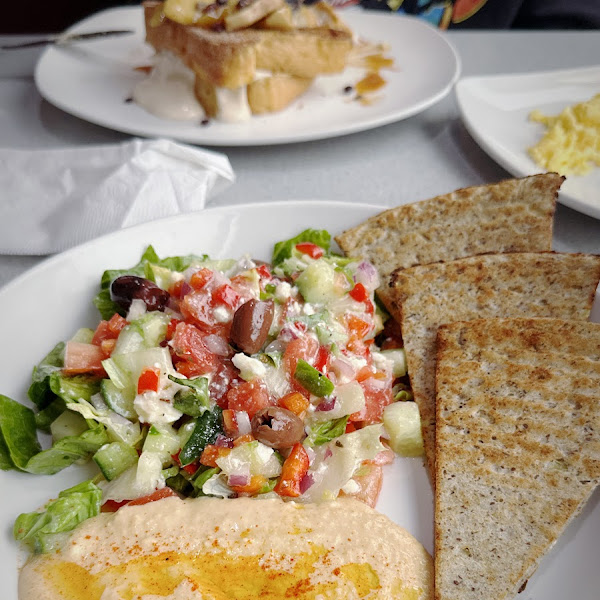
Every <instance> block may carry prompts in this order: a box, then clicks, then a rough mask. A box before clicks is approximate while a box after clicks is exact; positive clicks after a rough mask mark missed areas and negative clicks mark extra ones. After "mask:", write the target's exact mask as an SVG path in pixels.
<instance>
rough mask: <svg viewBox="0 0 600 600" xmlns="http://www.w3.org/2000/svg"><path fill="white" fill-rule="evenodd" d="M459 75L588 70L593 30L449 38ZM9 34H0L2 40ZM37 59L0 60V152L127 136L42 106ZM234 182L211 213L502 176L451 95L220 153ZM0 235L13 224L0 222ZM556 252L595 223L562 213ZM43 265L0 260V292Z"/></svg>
mask: <svg viewBox="0 0 600 600" xmlns="http://www.w3.org/2000/svg"><path fill="white" fill-rule="evenodd" d="M447 36H448V39H449V40H450V41H451V43H452V44H454V46H455V47H456V49H457V51H458V53H459V55H460V58H461V61H462V76H469V75H490V74H495V73H519V72H520V73H522V72H528V71H538V70H544V69H558V68H571V67H581V66H589V65H593V64H595V63H597V61H598V48H600V31H576V32H575V31H560V32H559V31H544V32H539V31H536V32H524V31H477V32H474V31H471V32H456V31H455V32H448V33H447ZM8 39H10V41H18V40H19V39H20V38H19V37H16V36H0V43H2V41H7V40H8ZM38 55H39V51H34V50H23V51H19V52H10V53H1V54H0V146H2V147H7V148H32V149H33V148H51V147H66V146H83V145H86V144H98V143H113V142H120V141H123V140H126V139H127V138H128V136H126V135H124V134H121V133H117V132H114V131H111V130H109V129H104V128H102V127H99V126H96V125H92V124H90V123H87V122H85V121H82V120H80V119H78V118H76V117H73V116H71V115H68V114H66V113H64V112H62V111H60V110H59V109H57V108H55V107H53V106H52V105H50V104H49V103H47V102H46V101H44V100H43V99H42V98H41V97H40V95H39V94H38V92H37V90H36V88H35V85H34V83H33V78H32V72H33V67H34V64H35V61H36V59H37V56H38ZM218 150H220V151H223V152H225V153H226V154H227V155H228V156H229V159H230V160H231V163H232V165H233V168H234V170H235V172H236V174H237V183H236V184H235V185H233V186H232V187H230V188H229V189H228V190H226V191H225V192H223V193H222V194H220V195H218V196H216V197H215V198H214V199H212V200H211V202H210V203H209V205H218V206H223V205H231V204H242V203H247V202H252V201H269V200H285V199H309V198H310V199H327V200H337V201H340V200H343V201H350V202H352V201H355V202H367V203H371V204H377V205H382V206H390V207H391V206H395V205H397V204H400V203H405V202H409V201H416V200H422V199H425V198H429V197H432V196H435V195H438V194H442V193H446V192H449V191H452V190H454V189H457V188H460V187H465V186H469V185H477V184H481V183H490V182H495V181H498V180H501V179H505V178H507V177H509V174H508V173H507V172H506V171H505V170H504V169H503V168H502V167H500V166H499V165H497V164H496V163H495V162H494V161H493V160H492V159H490V158H489V157H488V156H487V155H486V154H485V153H484V152H483V151H482V150H481V149H480V148H479V146H477V144H476V143H475V142H474V140H473V139H472V138H471V137H470V135H469V134H468V132H467V131H466V129H465V127H464V125H463V124H462V122H461V120H460V116H459V111H458V106H457V103H456V99H455V96H454V93H451V94H449V95H448V96H447V97H446V98H445V99H444V100H442V101H441V102H439V103H438V104H437V105H435V106H433V107H431V108H429V109H428V110H426V111H424V112H423V113H421V114H420V115H417V116H415V117H412V118H410V119H407V120H405V121H400V122H398V123H395V124H391V125H386V126H384V127H379V128H377V129H373V130H370V131H366V132H363V133H357V134H353V135H349V136H344V137H340V138H336V139H330V140H323V141H316V142H308V143H300V144H291V145H285V146H267V147H250V148H248V147H246V148H235V147H231V148H219V149H218ZM3 227H10V223H2V222H0V234H1V232H2V228H3ZM554 249H555V250H558V251H570V252H573V251H578V252H592V253H600V221H599V220H595V219H593V218H591V217H588V216H585V215H583V214H580V213H577V212H575V211H573V210H571V209H569V208H566V207H564V206H561V205H559V206H558V208H557V213H556V219H555V230H554ZM40 260H42V259H41V258H40V257H33V256H0V286H1V285H4V284H6V283H7V282H8V281H10V280H11V279H12V278H14V277H15V276H17V275H18V274H20V273H22V272H24V271H25V270H27V269H28V268H30V267H31V266H33V265H35V264H37V263H38V262H40Z"/></svg>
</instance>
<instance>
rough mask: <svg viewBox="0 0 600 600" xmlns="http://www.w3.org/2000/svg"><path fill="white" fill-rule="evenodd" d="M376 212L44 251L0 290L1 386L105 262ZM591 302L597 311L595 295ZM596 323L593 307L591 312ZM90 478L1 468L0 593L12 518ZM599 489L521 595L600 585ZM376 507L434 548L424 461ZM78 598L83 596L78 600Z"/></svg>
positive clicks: (230, 251) (89, 289)
mask: <svg viewBox="0 0 600 600" xmlns="http://www.w3.org/2000/svg"><path fill="white" fill-rule="evenodd" d="M381 210H383V209H382V208H380V207H376V206H369V205H365V204H349V203H342V202H324V201H310V200H305V201H290V202H275V203H272V202H270V203H265V204H254V205H252V204H249V205H243V206H237V207H236V206H234V207H224V208H216V209H209V210H205V211H202V212H197V213H192V214H187V215H180V216H177V217H173V218H171V219H164V220H159V221H153V222H150V223H145V224H143V225H139V226H137V227H133V228H131V229H125V230H121V231H118V232H116V233H112V234H109V235H107V236H104V237H101V238H98V239H96V240H93V241H91V242H88V243H87V244H84V245H82V246H79V247H77V248H74V249H72V250H69V251H67V252H64V253H62V254H59V255H57V256H54V257H52V258H49V259H48V260H46V261H44V262H43V263H41V264H40V265H38V266H37V267H35V268H34V269H32V270H31V271H29V272H28V273H26V274H24V275H22V276H21V277H19V278H18V279H16V280H15V281H13V282H12V283H10V284H9V285H8V286H6V287H5V288H4V289H3V290H1V291H0V330H1V331H2V334H3V340H4V354H3V359H2V360H0V393H3V394H6V395H7V396H10V397H12V398H15V399H19V400H24V399H25V398H26V394H27V387H28V385H29V382H30V378H31V369H32V365H34V364H37V363H38V362H39V361H40V360H41V359H42V358H43V357H44V356H45V355H46V354H47V352H49V350H51V349H52V348H53V347H54V346H55V344H56V343H57V342H58V341H60V340H64V339H68V338H69V337H71V336H72V335H73V334H74V333H75V331H76V330H77V329H78V328H80V327H86V326H87V327H95V326H96V324H97V323H98V320H99V316H98V312H97V311H96V309H95V307H94V306H93V305H92V298H93V297H94V296H95V294H96V293H97V290H98V286H99V282H100V276H101V275H102V272H103V271H104V270H105V269H107V268H126V267H128V266H131V265H133V264H136V263H137V262H138V260H139V258H140V256H141V254H142V252H143V250H144V248H145V247H146V246H147V245H148V244H153V245H154V247H155V249H156V251H157V252H158V254H159V256H168V255H172V254H189V253H191V252H193V253H197V254H201V253H208V254H210V255H211V256H213V257H215V258H225V257H239V256H241V255H242V254H244V253H249V254H250V255H252V256H253V257H255V258H258V259H262V260H269V259H270V256H271V251H272V248H273V244H274V242H276V241H279V240H283V239H287V238H289V237H291V236H293V235H296V234H297V233H299V232H300V231H302V230H303V229H306V228H308V227H317V228H325V229H328V230H329V231H330V233H331V234H332V235H335V234H338V233H341V232H342V231H344V230H345V229H348V228H349V227H353V226H355V225H357V224H358V223H360V222H362V221H364V220H365V219H366V218H368V217H370V216H372V215H374V214H376V213H378V212H380V211H381ZM596 308H597V309H598V308H599V303H598V301H597V302H596ZM592 317H593V319H594V320H596V321H600V310H597V311H596V312H595V313H593V315H592ZM89 476H90V474H89V470H87V471H86V469H85V467H82V466H72V467H70V468H68V469H65V470H64V471H62V472H60V473H58V474H56V475H53V476H50V477H47V476H46V477H44V476H37V475H29V474H27V473H18V472H14V471H6V472H2V471H0V529H1V533H0V581H1V582H2V592H0V598H2V600H17V563H18V556H17V545H16V543H15V542H14V541H13V539H12V525H13V523H14V520H15V518H16V517H17V515H18V514H19V513H21V512H29V511H32V510H35V509H36V508H37V507H39V506H42V505H43V504H44V503H45V502H46V501H47V500H48V499H49V498H52V497H56V494H57V493H58V492H59V491H60V490H62V489H65V488H67V487H69V486H71V485H75V484H76V483H78V482H80V481H82V480H83V479H86V478H88V477H89ZM599 501H600V490H597V491H596V494H595V495H594V497H593V498H592V499H591V500H590V502H589V503H588V504H587V506H586V507H585V509H584V511H583V513H582V514H581V515H580V516H579V517H577V518H576V519H575V520H574V522H573V523H572V524H571V525H570V526H569V528H568V529H567V531H566V532H565V534H564V535H563V536H562V538H561V539H560V540H559V541H558V542H557V544H556V546H555V548H554V549H553V550H552V552H551V553H550V555H549V556H547V557H546V558H545V559H544V561H543V562H542V565H541V567H540V569H539V570H538V572H537V573H536V574H535V576H534V577H532V579H531V580H530V582H529V584H528V585H527V589H526V590H525V591H524V592H523V593H522V594H520V595H519V600H565V599H566V598H577V600H597V599H598V590H599V589H600V569H598V556H599V555H600V502H599ZM377 510H379V511H380V512H382V513H384V514H386V515H388V516H389V517H390V518H391V519H393V520H394V521H395V522H396V523H398V524H400V525H402V526H403V527H405V528H406V529H408V530H409V531H410V532H411V533H412V534H413V535H415V536H416V537H417V539H419V540H420V541H421V542H422V543H423V544H424V545H425V547H426V548H427V549H428V550H429V551H432V547H433V496H432V493H431V486H430V484H429V480H428V477H427V475H426V472H425V467H424V465H423V461H422V460H421V459H417V458H412V459H408V458H407V459H401V458H398V459H396V460H395V461H394V463H393V464H392V465H388V466H386V467H385V473H384V484H383V489H382V492H381V496H380V498H379V502H378V504H377ZM82 600H84V599H82Z"/></svg>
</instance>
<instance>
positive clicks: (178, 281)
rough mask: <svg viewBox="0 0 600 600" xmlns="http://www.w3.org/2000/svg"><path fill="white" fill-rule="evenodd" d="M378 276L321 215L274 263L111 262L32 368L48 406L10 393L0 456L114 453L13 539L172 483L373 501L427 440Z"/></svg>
mask: <svg viewBox="0 0 600 600" xmlns="http://www.w3.org/2000/svg"><path fill="white" fill-rule="evenodd" d="M378 285H379V279H378V275H377V272H376V270H375V268H374V267H373V266H372V265H371V264H370V263H368V262H365V261H361V260H357V259H351V258H346V257H343V256H339V255H337V254H335V253H333V252H332V251H331V250H330V235H329V233H328V232H327V231H323V230H312V229H309V230H306V231H304V232H302V233H301V234H299V235H298V236H296V237H295V238H292V239H290V240H287V241H284V242H279V243H277V244H276V245H275V247H274V251H273V257H272V261H271V263H270V264H266V263H262V262H260V261H255V260H252V259H251V258H250V257H248V256H244V257H242V258H241V259H239V260H234V259H231V260H212V259H210V258H209V257H208V256H196V255H189V256H177V257H169V258H165V259H160V258H159V257H158V256H157V255H156V253H155V251H154V249H153V248H152V247H148V249H147V250H146V251H145V252H144V254H143V256H142V258H141V260H140V262H139V263H138V264H137V265H136V266H134V267H132V268H130V269H125V270H109V271H106V272H105V273H104V274H103V276H102V279H101V284H100V292H99V294H98V295H97V296H96V298H95V299H94V302H95V304H96V306H97V308H98V310H99V312H100V314H101V316H102V320H101V321H100V322H99V324H98V326H97V327H96V329H95V330H92V329H80V330H79V331H77V333H76V334H75V335H74V336H73V338H72V339H70V340H68V341H66V342H61V343H59V344H57V346H56V347H55V348H54V349H52V350H51V351H50V353H49V354H48V355H47V356H46V357H45V358H44V359H43V360H42V361H41V362H40V364H39V365H37V366H36V367H35V368H34V370H33V376H32V383H31V386H30V388H29V391H28V396H29V399H30V400H31V402H32V403H33V405H34V406H35V410H32V409H30V408H28V407H26V406H24V405H23V404H20V403H18V402H16V401H14V400H11V399H10V398H7V397H6V396H0V467H1V468H2V469H18V470H22V471H26V472H29V473H36V474H53V473H56V472H58V471H60V470H62V469H64V468H65V467H68V466H69V465H71V464H73V463H78V462H81V461H83V460H87V459H89V458H90V457H91V458H92V459H93V461H94V462H95V463H96V465H97V466H98V469H99V473H98V475H97V476H96V477H95V478H94V479H92V480H90V481H85V482H83V483H81V484H79V485H77V486H75V487H73V488H70V489H68V490H65V491H63V492H61V493H60V495H59V497H58V498H57V499H55V500H52V501H50V502H49V503H48V504H47V505H46V506H45V507H44V508H43V509H42V510H40V511H37V512H31V513H25V514H22V515H20V516H19V517H18V519H17V521H16V523H15V527H14V534H15V537H16V538H17V539H20V540H24V541H25V542H27V543H29V544H30V545H31V547H32V548H33V549H35V550H36V551H42V552H45V551H50V550H52V549H53V548H55V547H57V545H58V544H60V543H61V541H62V540H63V539H64V536H65V535H66V532H68V531H70V530H71V529H73V528H74V527H75V526H76V525H77V524H78V523H80V522H81V521H83V520H85V519H87V518H89V517H92V516H94V515H96V514H98V512H99V511H101V510H102V511H115V510H117V509H118V508H119V507H121V506H123V505H125V504H139V503H143V502H147V501H152V500H156V499H159V498H162V497H165V496H168V495H174V494H178V495H180V496H182V497H197V496H218V497H223V498H232V497H237V496H253V497H257V498H266V497H273V496H278V497H281V498H283V499H285V500H294V501H297V502H319V501H324V500H330V499H334V498H336V497H338V496H339V495H349V496H355V497H357V498H358V499H361V500H363V501H365V502H367V503H369V504H371V505H374V503H375V501H376V499H377V495H378V493H379V490H380V487H381V466H382V465H383V464H385V463H387V462H390V461H391V460H392V458H393V450H395V451H397V452H398V453H401V454H404V455H407V456H414V455H419V454H420V453H421V452H422V440H421V437H420V422H419V416H418V410H417V408H416V406H415V404H414V403H413V402H404V401H405V400H411V399H412V396H411V393H410V390H409V388H408V386H407V384H406V378H405V375H406V364H405V356H404V351H403V349H402V344H401V339H400V337H399V335H398V334H397V332H396V331H395V329H394V327H393V324H392V323H390V321H391V320H390V321H388V322H387V323H385V321H386V317H387V315H386V314H385V311H384V310H383V309H381V308H380V307H379V306H378V305H377V304H376V302H375V298H374V291H375V289H376V288H377V287H378ZM37 430H42V431H45V432H48V433H50V434H51V436H52V445H51V447H49V448H48V449H42V447H41V446H40V443H39V441H38V437H37Z"/></svg>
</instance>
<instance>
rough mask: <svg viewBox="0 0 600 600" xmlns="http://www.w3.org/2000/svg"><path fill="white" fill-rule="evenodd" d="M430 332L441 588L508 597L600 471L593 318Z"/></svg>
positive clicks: (461, 594) (445, 597)
mask: <svg viewBox="0 0 600 600" xmlns="http://www.w3.org/2000/svg"><path fill="white" fill-rule="evenodd" d="M437 335H438V337H437V340H438V341H437V373H436V394H437V419H436V431H437V434H436V486H435V487H436V490H435V491H436V498H435V598H436V600H480V599H481V598H494V599H495V600H512V599H513V598H514V597H515V596H516V594H517V592H518V591H519V590H520V588H521V587H522V586H523V585H524V583H526V581H527V579H528V578H529V577H530V576H531V574H532V573H533V572H534V571H535V569H536V568H537V566H538V564H539V562H540V560H541V558H542V557H543V555H544V554H545V553H546V552H547V551H548V550H549V549H550V548H551V547H552V545H553V543H554V542H555V541H556V539H557V538H558V537H559V536H560V535H561V533H562V532H563V531H564V529H565V527H566V526H567V524H568V523H569V521H570V520H571V519H572V518H573V517H574V516H576V515H577V514H578V512H579V510H580V509H581V507H582V506H583V505H584V504H585V502H586V500H587V499H588V498H589V497H590V495H591V493H592V492H593V490H594V488H595V487H596V485H597V484H598V481H599V479H600V324H597V323H589V322H584V321H564V320H556V319H498V320H485V319H480V320H474V321H470V322H456V323H452V324H448V325H442V326H441V327H440V328H439V330H438V334H437Z"/></svg>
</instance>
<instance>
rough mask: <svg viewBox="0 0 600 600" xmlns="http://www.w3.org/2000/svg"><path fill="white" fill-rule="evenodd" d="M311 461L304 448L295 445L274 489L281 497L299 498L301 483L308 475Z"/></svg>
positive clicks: (297, 444)
mask: <svg viewBox="0 0 600 600" xmlns="http://www.w3.org/2000/svg"><path fill="white" fill-rule="evenodd" d="M309 466H310V459H309V458H308V454H307V452H306V450H305V449H304V446H303V445H302V444H301V443H300V442H297V443H296V444H294V446H293V448H292V451H291V452H290V455H289V456H288V457H287V458H286V459H285V461H284V463H283V466H282V468H281V477H280V478H279V481H278V482H277V485H276V486H275V488H274V489H273V491H274V492H276V493H277V494H279V495H280V496H287V497H288V498H297V497H298V496H300V494H301V493H302V492H301V491H300V481H302V478H303V477H304V476H305V475H306V473H308V468H309Z"/></svg>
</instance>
